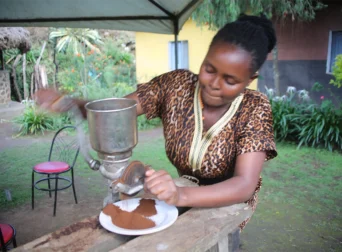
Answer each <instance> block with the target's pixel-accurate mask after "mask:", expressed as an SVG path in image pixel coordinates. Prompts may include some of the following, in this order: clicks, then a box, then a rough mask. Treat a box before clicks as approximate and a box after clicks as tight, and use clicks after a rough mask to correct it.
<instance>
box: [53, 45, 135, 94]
mask: <svg viewBox="0 0 342 252" xmlns="http://www.w3.org/2000/svg"><path fill="white" fill-rule="evenodd" d="M58 62H60V64H59V68H60V71H59V73H58V80H59V82H60V85H59V86H60V89H61V90H62V91H65V92H68V93H73V95H74V96H78V97H81V98H85V99H90V97H89V95H90V93H89V92H87V89H92V87H98V88H99V90H97V91H98V92H102V93H104V90H105V91H107V90H108V89H109V88H113V87H114V86H115V85H116V83H128V84H129V85H133V84H135V64H134V57H133V55H132V54H131V53H129V52H126V51H124V50H123V49H122V48H120V46H119V45H118V44H114V43H113V42H111V41H109V40H106V41H105V43H104V45H103V48H102V54H98V53H96V52H94V51H92V50H89V51H88V52H87V56H86V57H84V58H82V57H81V54H76V55H75V54H74V53H73V52H72V51H70V50H69V51H67V52H65V53H60V54H58ZM89 85H90V86H92V87H88V86H89ZM101 89H103V90H101ZM110 93H112V92H110Z"/></svg>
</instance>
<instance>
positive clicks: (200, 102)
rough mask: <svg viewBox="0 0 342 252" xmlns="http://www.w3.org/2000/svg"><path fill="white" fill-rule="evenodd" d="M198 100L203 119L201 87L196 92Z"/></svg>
mask: <svg viewBox="0 0 342 252" xmlns="http://www.w3.org/2000/svg"><path fill="white" fill-rule="evenodd" d="M198 101H199V104H200V107H201V110H202V120H203V121H204V115H203V109H204V103H203V100H202V95H201V89H200V90H199V92H198Z"/></svg>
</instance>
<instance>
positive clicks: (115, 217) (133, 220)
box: [102, 200, 157, 229]
mask: <svg viewBox="0 0 342 252" xmlns="http://www.w3.org/2000/svg"><path fill="white" fill-rule="evenodd" d="M150 201H153V202H150ZM102 211H103V213H104V214H106V215H109V216H110V217H111V219H112V223H113V224H114V225H116V226H118V227H121V228H125V229H146V228H152V227H155V226H156V224H155V223H154V222H153V221H152V220H150V219H148V218H146V217H150V216H153V215H155V214H156V213H157V211H156V208H155V201H154V200H140V204H139V206H138V207H137V208H136V209H135V210H134V211H133V212H127V211H124V210H122V209H121V208H120V207H118V206H115V205H113V204H108V205H107V206H105V207H104V208H103V210H102ZM153 213H154V214H153ZM146 214H147V215H146ZM145 216H146V217H145Z"/></svg>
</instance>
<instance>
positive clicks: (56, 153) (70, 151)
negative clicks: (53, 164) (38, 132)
mask: <svg viewBox="0 0 342 252" xmlns="http://www.w3.org/2000/svg"><path fill="white" fill-rule="evenodd" d="M76 130H77V129H76V127H75V126H72V125H68V126H64V127H63V128H61V129H59V130H58V131H57V132H56V134H55V136H54V137H53V139H52V143H51V148H50V153H49V161H62V162H65V163H68V164H69V165H70V166H71V167H73V166H74V165H75V162H76V159H77V156H78V153H79V151H80V145H79V142H78V138H77V134H76V133H77V132H76ZM67 132H69V134H65V133H67ZM70 133H71V134H70Z"/></svg>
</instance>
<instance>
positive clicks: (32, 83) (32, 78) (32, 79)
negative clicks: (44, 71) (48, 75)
mask: <svg viewBox="0 0 342 252" xmlns="http://www.w3.org/2000/svg"><path fill="white" fill-rule="evenodd" d="M33 88H34V73H32V74H31V98H33Z"/></svg>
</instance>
